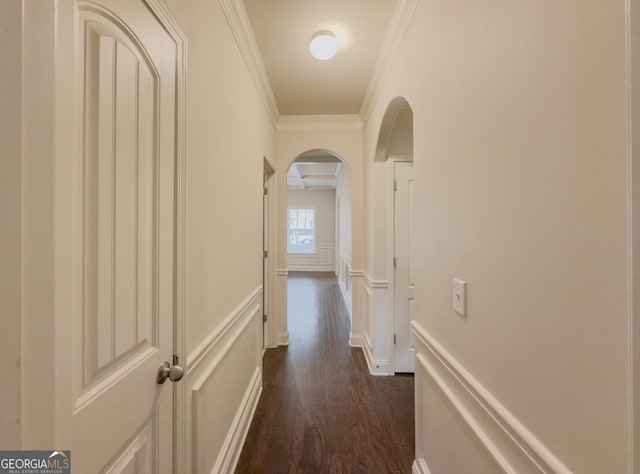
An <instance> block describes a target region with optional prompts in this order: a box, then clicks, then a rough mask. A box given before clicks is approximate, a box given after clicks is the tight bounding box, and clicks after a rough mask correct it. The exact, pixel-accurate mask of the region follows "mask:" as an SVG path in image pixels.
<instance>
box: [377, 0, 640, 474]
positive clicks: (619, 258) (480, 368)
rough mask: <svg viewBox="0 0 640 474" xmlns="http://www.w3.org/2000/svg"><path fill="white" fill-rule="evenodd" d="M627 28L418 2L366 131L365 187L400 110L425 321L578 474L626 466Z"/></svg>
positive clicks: (587, 8)
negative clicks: (385, 124)
mask: <svg viewBox="0 0 640 474" xmlns="http://www.w3.org/2000/svg"><path fill="white" fill-rule="evenodd" d="M624 30H625V11H624V2H622V1H615V2H586V3H585V2H582V1H577V0H576V1H566V2H539V1H525V2H519V3H517V4H509V5H507V4H505V3H504V2H495V1H490V2H482V3H478V2H473V1H467V0H463V1H459V2H450V1H444V0H423V1H422V3H421V5H420V7H419V10H418V13H417V16H416V18H415V19H414V21H413V23H412V24H411V25H410V27H409V30H408V34H407V36H406V38H405V41H404V43H403V45H402V47H401V48H400V50H399V54H398V56H397V58H396V59H395V62H394V66H393V67H392V69H391V71H390V73H389V76H388V80H387V82H386V83H385V86H384V87H383V90H382V93H381V94H380V96H379V98H378V101H377V102H376V106H375V108H374V111H373V113H372V115H371V117H370V119H369V120H368V122H367V125H366V128H365V131H364V134H365V139H364V147H365V161H366V162H367V167H368V169H369V171H368V173H367V176H368V181H367V185H368V186H373V185H375V182H374V174H375V173H372V172H371V168H372V163H371V162H372V160H373V156H374V153H375V146H376V143H377V134H378V131H379V127H380V123H381V119H382V116H383V114H384V112H385V109H386V106H387V104H388V103H389V102H390V101H391V100H392V99H393V98H394V97H396V96H403V97H405V98H406V99H407V100H408V102H409V104H410V106H411V107H412V109H413V113H414V115H413V117H414V137H415V139H414V163H415V175H416V183H417V190H416V192H417V206H416V233H417V235H416V241H417V242H420V243H421V245H420V246H419V247H418V248H417V250H416V254H417V260H418V270H417V274H416V285H417V289H418V291H417V293H416V294H417V295H419V296H418V298H417V300H416V319H417V323H418V324H419V325H420V326H421V327H422V328H424V330H425V331H426V332H427V333H428V334H429V335H431V336H432V337H433V338H434V339H435V340H436V341H438V343H439V344H440V345H442V347H444V348H445V349H446V350H447V351H448V353H449V354H450V355H451V356H452V357H453V358H454V359H455V360H457V361H458V362H459V363H460V364H461V365H462V366H463V367H464V368H465V369H466V370H467V371H468V372H469V373H470V374H471V376H472V377H473V378H475V380H477V381H478V382H479V383H481V384H482V385H483V386H484V387H485V388H486V389H487V390H488V392H489V393H491V394H492V395H493V396H494V397H495V399H497V400H498V401H499V403H501V404H502V406H504V407H505V408H506V409H507V410H508V411H509V412H510V413H511V414H513V415H514V416H515V418H516V419H517V420H519V422H520V423H522V424H523V425H524V427H526V429H527V430H528V431H529V432H530V433H531V434H533V435H534V436H535V437H536V438H537V439H538V440H540V441H541V442H542V443H543V444H544V445H545V446H546V447H547V448H548V449H549V450H550V452H551V453H553V455H555V456H556V457H557V458H558V459H559V460H561V461H562V462H563V463H564V464H565V465H566V466H567V467H568V468H569V469H572V470H574V471H575V472H625V471H626V470H627V467H628V466H627V462H628V461H627V460H628V442H629V438H628V434H627V430H628V421H629V420H628V419H627V416H628V415H627V409H628V408H627V406H628V402H629V400H628V393H629V392H628V386H627V380H628V376H629V374H628V370H627V365H628V363H627V353H628V352H627V351H628V347H627V310H628V307H627V234H626V232H627V216H626V198H627V197H626V179H627V176H626V150H625V146H626V143H625V44H624V34H623V32H624ZM371 192H372V191H371V190H370V192H369V194H368V195H369V196H371ZM368 215H371V213H368ZM374 225H375V222H372V221H371V220H370V221H369V223H368V224H367V228H368V229H369V230H371V229H372V228H373V226H374ZM368 265H369V268H367V270H368V271H373V270H374V269H373V268H371V267H370V266H371V265H372V262H369V263H368ZM454 277H455V278H460V279H462V280H465V281H466V282H467V290H468V300H467V304H468V313H467V317H466V319H463V318H460V317H457V316H456V315H455V313H454V312H453V311H452V308H451V280H452V278H454ZM418 403H419V404H420V403H422V401H421V400H418ZM452 439H453V438H452ZM418 449H420V446H419V447H418ZM432 456H438V454H437V453H434V454H433V455H432ZM426 461H427V464H428V463H429V459H426ZM440 461H441V459H432V462H433V463H434V465H438V464H440Z"/></svg>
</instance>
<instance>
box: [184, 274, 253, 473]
mask: <svg viewBox="0 0 640 474" xmlns="http://www.w3.org/2000/svg"><path fill="white" fill-rule="evenodd" d="M261 300H262V287H260V288H258V289H256V290H255V291H254V292H252V294H251V295H249V296H248V297H247V299H246V300H245V301H243V302H242V303H241V304H240V305H239V306H238V307H237V308H236V309H235V310H234V311H233V312H232V313H231V314H230V315H229V316H228V317H227V318H226V319H225V320H224V321H223V322H222V323H221V324H220V325H219V326H218V327H217V328H216V329H215V330H214V331H213V332H212V333H211V334H210V335H209V336H208V337H207V338H206V339H205V340H204V341H203V342H202V343H201V344H200V345H199V346H198V347H197V348H196V349H195V350H194V351H192V353H191V354H189V356H188V359H187V386H188V388H187V390H188V393H189V397H187V405H188V406H187V414H188V421H187V423H188V426H187V430H186V433H187V436H188V437H190V443H188V444H187V445H188V446H191V449H192V450H191V453H190V459H189V460H188V465H189V467H188V472H198V473H206V472H215V473H218V472H233V469H234V468H235V464H236V462H237V460H238V457H239V456H240V451H241V450H242V445H243V443H244V439H245V437H246V434H247V431H248V429H249V425H250V423H251V418H252V417H253V413H254V411H255V407H256V405H257V402H258V398H259V397H260V393H261V390H262V364H261V356H262V343H261V340H260V335H261V331H260V326H261V324H262V307H261Z"/></svg>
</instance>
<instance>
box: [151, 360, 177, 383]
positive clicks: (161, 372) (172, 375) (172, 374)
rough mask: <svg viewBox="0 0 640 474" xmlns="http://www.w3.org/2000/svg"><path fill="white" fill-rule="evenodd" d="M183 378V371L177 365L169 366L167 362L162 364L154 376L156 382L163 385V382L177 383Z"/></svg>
mask: <svg viewBox="0 0 640 474" xmlns="http://www.w3.org/2000/svg"><path fill="white" fill-rule="evenodd" d="M183 376H184V369H183V368H182V367H180V366H179V365H178V364H173V365H171V364H170V363H169V362H166V361H165V362H164V363H163V364H162V365H161V366H160V367H159V368H158V375H157V376H156V382H158V383H159V384H163V383H164V382H165V380H167V379H169V380H171V381H172V382H177V381H178V380H180V379H181V378H182V377H183Z"/></svg>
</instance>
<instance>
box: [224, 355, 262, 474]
mask: <svg viewBox="0 0 640 474" xmlns="http://www.w3.org/2000/svg"><path fill="white" fill-rule="evenodd" d="M261 393H262V369H261V368H260V367H256V370H255V371H254V372H253V376H252V377H251V383H250V384H249V386H248V387H247V391H246V392H245V394H244V397H242V402H241V403H240V408H238V411H237V412H236V416H235V418H234V419H233V423H232V425H231V429H230V430H229V432H228V433H227V437H226V439H225V440H224V443H223V444H222V448H221V449H220V454H219V455H218V459H217V460H216V463H215V465H214V466H213V469H212V470H211V474H217V473H219V472H234V471H235V468H236V465H237V464H238V459H240V453H241V452H242V447H243V445H244V442H245V439H246V438H247V434H248V433H249V427H250V426H251V420H252V419H253V415H254V413H255V412H256V407H257V406H258V400H259V399H260V394H261Z"/></svg>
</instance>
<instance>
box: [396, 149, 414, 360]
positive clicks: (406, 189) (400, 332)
mask: <svg viewBox="0 0 640 474" xmlns="http://www.w3.org/2000/svg"><path fill="white" fill-rule="evenodd" d="M394 180H395V184H394V189H395V191H394V252H395V262H394V263H395V282H394V283H395V284H394V313H395V314H394V326H395V372H413V371H414V352H415V350H414V348H413V347H412V345H411V329H410V325H409V322H410V321H411V319H413V308H414V303H415V296H414V293H415V283H414V273H415V270H414V269H415V255H414V238H413V236H414V230H413V229H414V220H413V218H414V202H415V201H414V192H415V182H414V179H413V163H412V162H410V161H397V162H395V163H394Z"/></svg>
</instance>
